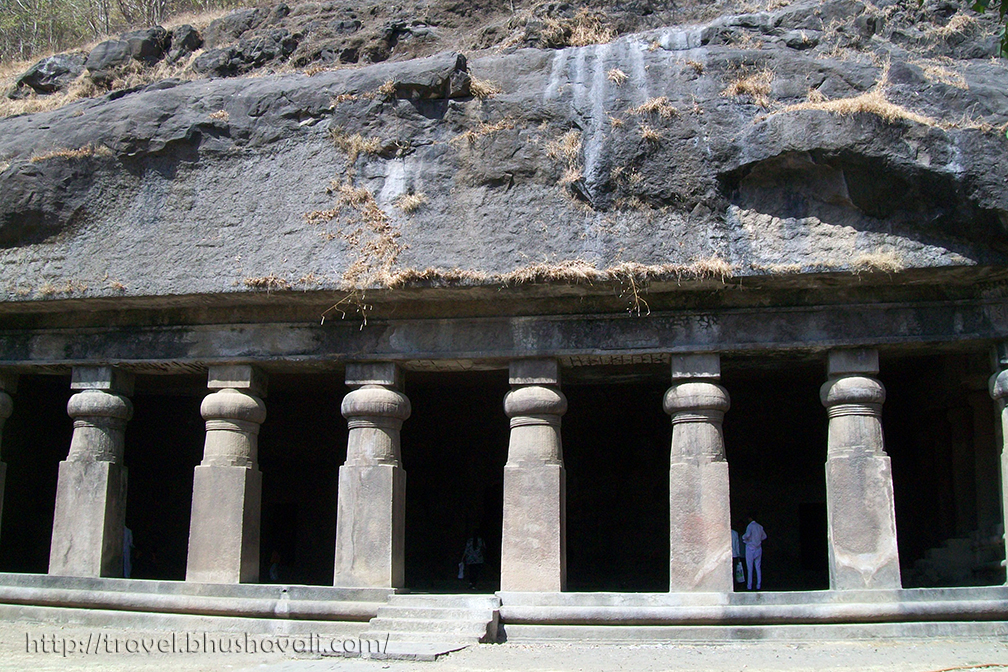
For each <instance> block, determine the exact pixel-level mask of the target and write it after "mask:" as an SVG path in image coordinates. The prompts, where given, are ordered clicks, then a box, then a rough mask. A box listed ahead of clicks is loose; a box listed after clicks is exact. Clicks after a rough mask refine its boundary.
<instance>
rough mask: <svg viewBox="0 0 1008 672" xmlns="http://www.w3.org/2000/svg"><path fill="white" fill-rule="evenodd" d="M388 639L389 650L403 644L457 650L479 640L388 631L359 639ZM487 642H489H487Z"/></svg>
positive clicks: (365, 635) (370, 634)
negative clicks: (440, 646) (441, 646)
mask: <svg viewBox="0 0 1008 672" xmlns="http://www.w3.org/2000/svg"><path fill="white" fill-rule="evenodd" d="M386 636H387V637H388V647H389V648H390V649H393V648H396V647H401V646H402V645H403V644H405V643H417V644H419V643H431V644H441V645H445V646H451V648H454V649H458V648H463V647H465V646H469V645H471V644H478V643H479V642H480V640H477V639H476V638H473V637H455V636H453V635H450V634H447V633H443V632H442V633H437V632H400V631H396V630H388V631H382V632H377V631H370V630H368V631H366V632H364V633H361V638H365V637H369V638H371V639H379V638H380V639H381V641H382V642H385V641H386V640H385V637H386ZM487 641H489V640H487Z"/></svg>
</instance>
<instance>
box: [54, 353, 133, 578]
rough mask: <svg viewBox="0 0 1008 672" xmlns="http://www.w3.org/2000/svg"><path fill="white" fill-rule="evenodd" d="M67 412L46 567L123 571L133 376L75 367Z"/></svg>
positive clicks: (76, 572)
mask: <svg viewBox="0 0 1008 672" xmlns="http://www.w3.org/2000/svg"><path fill="white" fill-rule="evenodd" d="M70 387H71V389H74V390H80V391H79V392H78V393H77V394H75V395H73V396H72V397H70V401H69V402H68V403H67V413H68V414H69V415H70V417H72V418H73V419H74V433H73V438H72V440H71V442H70V453H69V455H67V459H66V460H64V461H63V462H60V465H59V481H58V483H57V486H56V512H55V514H54V516H53V533H52V546H51V548H50V554H49V573H50V574H56V575H61V576H89V577H98V576H122V572H123V561H122V544H123V523H124V520H125V516H126V480H127V475H126V468H125V467H124V466H122V457H123V442H124V439H125V432H126V422H127V421H128V420H129V419H130V417H132V415H133V405H132V404H131V403H130V400H129V399H128V398H127V396H128V395H130V394H132V392H133V376H132V375H131V374H128V373H125V372H122V371H119V370H118V369H114V368H112V367H78V368H75V369H74V370H73V380H72V382H71V384H70Z"/></svg>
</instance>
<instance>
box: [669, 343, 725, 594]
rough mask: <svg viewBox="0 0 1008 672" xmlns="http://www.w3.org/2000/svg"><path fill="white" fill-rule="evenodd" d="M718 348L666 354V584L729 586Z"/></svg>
mask: <svg viewBox="0 0 1008 672" xmlns="http://www.w3.org/2000/svg"><path fill="white" fill-rule="evenodd" d="M720 379H721V358H720V356H719V355H682V356H675V357H673V358H672V387H670V388H669V390H668V392H666V393H665V404H664V406H665V412H666V413H668V414H669V415H671V416H672V450H671V459H670V464H669V541H670V543H669V590H671V591H672V592H678V591H709V592H724V593H730V592H732V590H733V589H734V585H733V583H732V549H731V506H730V496H729V489H728V462H727V461H725V450H724V435H723V434H722V431H721V422H722V420H724V414H725V412H726V411H727V410H728V408H729V407H730V406H731V402H730V399H729V397H728V392H727V390H725V388H723V387H721V386H720V385H718V381H719V380H720Z"/></svg>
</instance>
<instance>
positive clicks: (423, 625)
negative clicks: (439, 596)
mask: <svg viewBox="0 0 1008 672" xmlns="http://www.w3.org/2000/svg"><path fill="white" fill-rule="evenodd" d="M488 623H489V621H482V622H481V621H455V620H451V621H449V620H440V619H434V618H381V617H375V618H372V619H371V623H370V624H369V625H368V631H369V632H389V631H393V630H394V631H397V632H426V633H447V634H452V635H458V636H461V637H476V638H477V639H482V638H483V637H484V636H485V635H486V634H487V624H488Z"/></svg>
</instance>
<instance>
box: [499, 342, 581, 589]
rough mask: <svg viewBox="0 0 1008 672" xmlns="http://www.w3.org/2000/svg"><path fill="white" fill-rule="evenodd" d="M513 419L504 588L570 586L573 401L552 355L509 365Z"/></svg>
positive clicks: (508, 406)
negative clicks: (567, 449)
mask: <svg viewBox="0 0 1008 672" xmlns="http://www.w3.org/2000/svg"><path fill="white" fill-rule="evenodd" d="M510 380H511V385H512V388H511V391H510V392H508V393H507V395H506V396H505V397H504V412H505V413H506V414H507V415H508V417H510V418H511V440H510V443H509V446H508V461H507V464H506V465H505V466H504V521H503V530H502V532H503V534H502V541H501V590H504V591H535V592H559V591H562V590H564V589H565V588H566V587H567V539H566V535H567V529H566V528H567V501H566V500H567V494H566V492H567V491H566V486H567V483H566V474H565V472H564V466H563V445H562V442H561V438H560V418H561V416H562V415H563V414H564V413H565V412H566V410H567V399H566V397H564V395H563V392H561V391H560V370H559V367H558V365H557V362H556V360H554V359H543V360H522V361H515V362H512V363H511V372H510Z"/></svg>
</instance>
